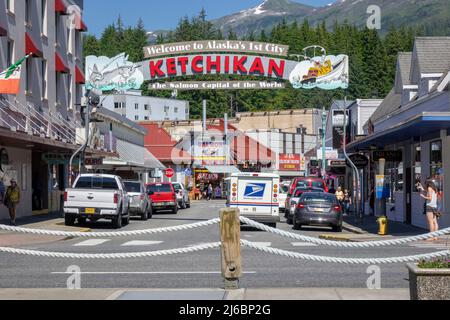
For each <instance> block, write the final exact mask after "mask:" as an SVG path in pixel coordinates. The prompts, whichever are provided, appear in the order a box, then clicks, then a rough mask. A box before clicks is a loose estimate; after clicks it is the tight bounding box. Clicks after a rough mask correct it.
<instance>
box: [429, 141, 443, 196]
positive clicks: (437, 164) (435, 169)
mask: <svg viewBox="0 0 450 320" xmlns="http://www.w3.org/2000/svg"><path fill="white" fill-rule="evenodd" d="M430 174H431V179H433V180H434V183H435V184H436V187H437V188H438V189H439V191H442V189H443V185H442V184H443V179H444V169H443V166H442V141H441V140H438V141H433V142H431V152H430Z"/></svg>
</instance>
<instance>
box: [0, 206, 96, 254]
mask: <svg viewBox="0 0 450 320" xmlns="http://www.w3.org/2000/svg"><path fill="white" fill-rule="evenodd" d="M16 223H17V226H18V227H23V228H29V229H43V230H58V231H67V232H90V231H91V229H89V228H80V227H67V226H65V225H64V219H62V218H61V217H60V216H59V214H47V215H42V216H31V217H24V218H18V219H17V221H16ZM0 224H4V225H7V226H9V225H10V221H9V220H0ZM65 239H67V237H55V236H44V235H33V234H24V233H16V232H7V231H0V247H17V246H26V245H33V244H43V243H51V242H57V241H61V240H65Z"/></svg>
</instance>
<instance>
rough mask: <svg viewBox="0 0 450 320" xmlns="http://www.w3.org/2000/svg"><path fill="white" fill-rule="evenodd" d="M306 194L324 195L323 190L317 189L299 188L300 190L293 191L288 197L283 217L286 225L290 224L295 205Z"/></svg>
mask: <svg viewBox="0 0 450 320" xmlns="http://www.w3.org/2000/svg"><path fill="white" fill-rule="evenodd" d="M306 192H319V193H324V192H325V190H323V189H319V188H309V187H300V188H297V189H295V190H294V193H293V194H292V196H291V197H290V201H289V203H288V204H286V212H285V215H284V216H285V218H286V221H287V224H292V221H293V218H294V214H295V209H296V207H297V204H298V203H299V201H300V198H301V197H302V195H303V194H304V193H306Z"/></svg>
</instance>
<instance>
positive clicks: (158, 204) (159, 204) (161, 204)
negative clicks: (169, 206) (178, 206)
mask: <svg viewBox="0 0 450 320" xmlns="http://www.w3.org/2000/svg"><path fill="white" fill-rule="evenodd" d="M163 205H164V203H157V204H156V206H157V207H162V206H163Z"/></svg>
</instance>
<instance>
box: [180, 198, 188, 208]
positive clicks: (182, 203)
mask: <svg viewBox="0 0 450 320" xmlns="http://www.w3.org/2000/svg"><path fill="white" fill-rule="evenodd" d="M180 207H181V209H183V210H185V209H186V208H187V205H186V201H184V200H183V201H182V202H181V206H180Z"/></svg>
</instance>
